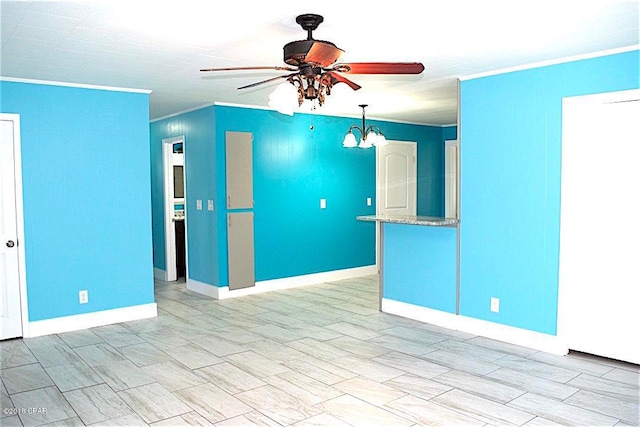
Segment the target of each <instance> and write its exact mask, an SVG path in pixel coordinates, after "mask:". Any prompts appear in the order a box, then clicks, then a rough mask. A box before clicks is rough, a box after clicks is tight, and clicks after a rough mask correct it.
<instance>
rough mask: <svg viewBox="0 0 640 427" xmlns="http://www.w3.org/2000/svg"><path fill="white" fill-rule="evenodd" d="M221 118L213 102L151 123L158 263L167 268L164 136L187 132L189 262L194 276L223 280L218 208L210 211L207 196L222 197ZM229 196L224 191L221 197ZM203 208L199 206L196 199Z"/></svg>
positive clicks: (208, 281) (203, 278)
mask: <svg viewBox="0 0 640 427" xmlns="http://www.w3.org/2000/svg"><path fill="white" fill-rule="evenodd" d="M215 129H216V118H215V112H214V108H213V107H207V108H202V109H199V110H196V111H192V112H189V113H185V114H180V115H177V116H175V117H170V118H166V119H163V120H159V121H155V122H153V123H151V125H150V134H151V165H152V167H151V171H152V180H151V182H152V187H151V191H152V196H153V254H154V255H153V262H154V266H155V267H156V268H158V269H160V270H165V246H164V239H165V233H164V193H163V178H162V140H163V139H166V138H172V137H176V136H184V138H185V145H184V156H185V164H186V166H185V183H186V191H187V202H188V203H187V206H186V220H187V229H188V238H187V243H188V248H187V261H188V263H189V268H188V271H189V277H190V278H191V279H193V280H197V281H199V282H202V283H208V284H216V283H218V282H219V274H220V273H219V262H218V224H217V216H216V215H217V214H216V211H214V212H210V211H208V210H206V206H207V200H214V201H218V203H215V205H214V206H215V207H216V208H217V206H219V205H220V203H219V200H218V190H217V187H216V176H217V163H216V141H215ZM222 197H224V195H223V196H222ZM198 199H199V200H202V201H203V207H204V209H203V210H196V200H198Z"/></svg>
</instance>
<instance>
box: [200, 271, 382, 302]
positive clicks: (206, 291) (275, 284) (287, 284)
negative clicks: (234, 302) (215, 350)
mask: <svg viewBox="0 0 640 427" xmlns="http://www.w3.org/2000/svg"><path fill="white" fill-rule="evenodd" d="M373 274H378V269H377V267H376V266H375V265H369V266H365V267H355V268H346V269H344V270H334V271H325V272H322V273H313V274H305V275H303V276H294V277H285V278H282V279H273V280H263V281H260V282H256V285H255V286H252V287H249V288H244V289H235V290H232V291H230V290H229V287H228V286H219V287H218V286H212V285H208V284H206V283H202V282H198V281H196V280H191V279H188V280H187V289H189V290H191V291H194V292H198V293H200V294H203V295H206V296H209V297H211V298H215V299H228V298H237V297H242V296H246V295H255V294H261V293H264V292H271V291H278V290H282V289H291V288H298V287H301V286H309V285H317V284H319V283H325V282H332V281H336V280H344V279H352V278H356V277H363V276H370V275H373Z"/></svg>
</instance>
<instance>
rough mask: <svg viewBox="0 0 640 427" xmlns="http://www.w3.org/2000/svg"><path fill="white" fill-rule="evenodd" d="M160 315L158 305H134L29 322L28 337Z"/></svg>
mask: <svg viewBox="0 0 640 427" xmlns="http://www.w3.org/2000/svg"><path fill="white" fill-rule="evenodd" d="M157 315H158V306H157V305H156V303H150V304H143V305H134V306H132V307H124V308H115V309H113V310H103V311H96V312H94V313H85V314H76V315H73V316H65V317H56V318H55V319H47V320H38V321H35V322H29V328H28V331H29V332H28V336H27V335H26V334H25V336H24V338H34V337H39V336H42V335H51V334H59V333H63V332H71V331H78V330H81V329H89V328H95V327H96V326H104V325H111V324H114V323H121V322H130V321H132V320H140V319H148V318H150V317H156V316H157Z"/></svg>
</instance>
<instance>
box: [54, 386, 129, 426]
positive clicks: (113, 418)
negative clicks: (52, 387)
mask: <svg viewBox="0 0 640 427" xmlns="http://www.w3.org/2000/svg"><path fill="white" fill-rule="evenodd" d="M103 384H104V385H105V386H107V387H108V388H109V390H111V392H112V393H114V394H115V395H116V396H117V397H118V399H120V401H121V402H122V403H123V404H124V405H126V406H127V408H129V410H130V411H131V412H130V414H135V415H138V416H140V415H139V414H138V413H137V412H136V411H135V409H134V408H132V407H131V405H129V403H128V402H127V401H125V400H124V399H122V397H121V396H120V395H118V392H117V391H115V390H113V388H111V386H110V385H109V384H107V383H101V384H94V385H92V386H86V387H82V388H91V387H95V386H97V385H103ZM78 390H81V389H75V390H69V391H65V392H61V394H62V396H63V397H64V399H65V400H66V401H67V403H68V404H69V406H71V408H72V409H73V410H74V412H76V416H77V417H78V418H80V420H81V421H82V423H83V424H84V425H90V424H87V422H85V420H84V419H83V418H82V416H81V415H80V414H78V412H77V411H76V409H75V407H74V406H73V404H72V403H71V401H70V400H69V399H68V398H67V396H66V394H67V393H71V392H74V391H78ZM125 390H128V389H125ZM120 391H123V390H120ZM85 397H87V396H86V395H85ZM130 414H127V415H130ZM122 416H123V415H120V416H117V417H111V418H107V419H106V420H103V421H99V422H106V421H110V420H115V419H118V418H120V417H122ZM93 424H96V423H93Z"/></svg>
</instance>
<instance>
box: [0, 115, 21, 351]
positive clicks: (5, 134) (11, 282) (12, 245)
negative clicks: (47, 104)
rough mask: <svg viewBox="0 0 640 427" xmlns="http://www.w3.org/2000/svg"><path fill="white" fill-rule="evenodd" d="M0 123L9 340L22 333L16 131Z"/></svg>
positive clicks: (4, 331)
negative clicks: (15, 149)
mask: <svg viewBox="0 0 640 427" xmlns="http://www.w3.org/2000/svg"><path fill="white" fill-rule="evenodd" d="M0 123H1V124H0V126H1V127H0V133H1V140H0V339H8V338H15V337H20V336H22V332H23V331H22V312H21V298H20V289H21V288H20V258H19V257H20V254H19V251H18V244H19V243H20V242H19V241H18V223H17V209H16V206H17V205H16V182H15V176H16V174H15V172H16V171H15V158H16V156H15V154H14V148H15V144H14V140H15V139H16V138H17V132H18V127H17V119H11V118H9V117H8V115H2V119H1V120H0Z"/></svg>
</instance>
